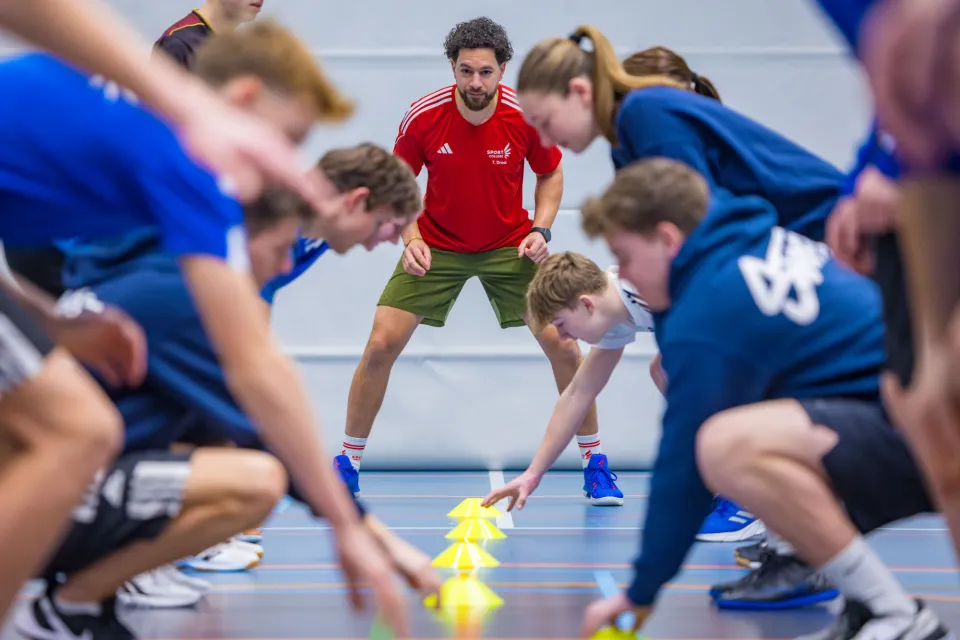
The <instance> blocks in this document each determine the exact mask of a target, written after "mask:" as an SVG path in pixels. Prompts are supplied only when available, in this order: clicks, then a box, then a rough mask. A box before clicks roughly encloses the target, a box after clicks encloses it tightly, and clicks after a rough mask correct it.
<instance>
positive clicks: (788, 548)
mask: <svg viewBox="0 0 960 640" xmlns="http://www.w3.org/2000/svg"><path fill="white" fill-rule="evenodd" d="M767 548H768V549H770V550H772V551H774V552H776V554H777V555H780V556H792V555H795V554H796V550H795V549H794V548H793V545H792V544H790V543H789V542H787V541H786V540H784V539H783V538H781V537H780V536H778V535H777V534H775V533H774V532H773V531H770V530H769V529H767Z"/></svg>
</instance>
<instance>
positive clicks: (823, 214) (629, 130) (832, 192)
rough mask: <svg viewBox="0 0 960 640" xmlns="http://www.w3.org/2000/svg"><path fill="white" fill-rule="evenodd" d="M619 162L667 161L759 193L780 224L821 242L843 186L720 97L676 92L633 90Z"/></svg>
mask: <svg viewBox="0 0 960 640" xmlns="http://www.w3.org/2000/svg"><path fill="white" fill-rule="evenodd" d="M616 125H617V138H618V140H619V144H618V145H616V146H615V147H614V148H613V150H612V156H613V163H614V166H615V167H616V168H617V169H621V168H623V167H625V166H627V165H628V164H631V163H632V162H634V161H636V160H639V159H642V158H650V157H655V156H663V157H667V158H672V159H674V160H678V161H680V162H683V163H685V164H687V165H689V166H690V167H692V168H694V169H696V170H697V171H698V172H700V173H701V174H702V175H703V176H704V178H705V179H706V180H707V181H708V182H709V184H710V190H711V191H722V192H728V193H731V194H733V195H735V196H759V197H761V198H763V199H765V200H767V201H768V202H770V203H771V204H772V205H773V206H774V208H775V209H776V212H777V214H778V224H780V225H781V226H783V227H786V228H788V229H791V230H793V231H796V232H798V233H800V234H802V235H805V236H807V237H810V238H813V239H815V240H821V239H823V237H824V234H825V222H826V219H827V218H828V217H829V215H830V212H831V211H832V210H833V207H834V205H835V204H836V202H837V200H838V199H839V197H840V194H841V192H842V189H843V179H844V178H843V174H842V173H841V172H840V171H839V170H838V169H837V168H836V167H834V166H833V165H831V164H829V163H828V162H826V161H825V160H822V159H821V158H818V157H817V156H815V155H814V154H812V153H810V152H809V151H807V150H806V149H804V148H803V147H801V146H799V145H797V144H796V143H794V142H791V141H790V140H787V139H786V138H784V137H783V136H781V135H780V134H778V133H776V132H775V131H773V130H771V129H768V128H767V127H765V126H763V125H761V124H759V123H757V122H755V121H753V120H751V119H750V118H747V117H746V116H743V115H741V114H739V113H737V112H736V111H734V110H733V109H730V108H729V107H726V106H724V105H722V104H721V103H719V102H718V101H716V100H713V99H711V98H707V97H705V96H701V95H698V94H696V93H693V92H692V91H685V90H683V89H675V88H673V87H652V88H649V89H639V90H636V91H633V92H631V93H630V94H629V95H628V96H627V97H626V98H625V99H624V101H623V104H622V105H621V107H620V111H619V112H618V114H617V123H616Z"/></svg>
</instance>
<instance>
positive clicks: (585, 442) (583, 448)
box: [577, 433, 600, 469]
mask: <svg viewBox="0 0 960 640" xmlns="http://www.w3.org/2000/svg"><path fill="white" fill-rule="evenodd" d="M577 445H578V446H579V447H580V462H581V464H583V468H584V469H586V468H587V465H588V464H590V458H591V456H595V455H597V454H598V453H600V434H599V433H594V434H593V435H589V436H577Z"/></svg>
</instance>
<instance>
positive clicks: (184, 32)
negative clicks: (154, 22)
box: [153, 11, 213, 69]
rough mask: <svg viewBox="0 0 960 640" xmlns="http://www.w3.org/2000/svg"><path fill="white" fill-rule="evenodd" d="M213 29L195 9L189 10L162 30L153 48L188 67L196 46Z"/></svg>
mask: <svg viewBox="0 0 960 640" xmlns="http://www.w3.org/2000/svg"><path fill="white" fill-rule="evenodd" d="M212 33H213V29H211V28H210V25H209V24H207V21H206V20H204V19H203V16H202V15H200V13H199V12H197V11H191V12H190V13H189V14H187V16H186V17H184V18H182V19H181V20H178V21H177V22H175V23H174V24H173V25H171V26H170V28H169V29H167V30H166V31H164V32H163V35H162V36H160V39H159V40H157V41H156V42H155V43H154V45H153V46H154V49H161V50H163V51H166V52H167V54H168V55H170V56H171V57H172V58H173V59H174V60H176V61H177V62H179V63H180V64H181V65H183V66H184V67H186V68H187V69H189V68H190V67H191V66H192V65H193V57H194V55H195V53H196V51H197V48H198V47H199V46H200V45H201V44H203V41H204V40H206V39H207V38H208V37H209V36H210V34H212Z"/></svg>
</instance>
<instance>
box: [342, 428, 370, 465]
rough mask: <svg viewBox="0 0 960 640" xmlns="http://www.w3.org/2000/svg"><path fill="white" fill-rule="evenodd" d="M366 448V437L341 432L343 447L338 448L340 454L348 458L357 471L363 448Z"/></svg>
mask: <svg viewBox="0 0 960 640" xmlns="http://www.w3.org/2000/svg"><path fill="white" fill-rule="evenodd" d="M366 448H367V439H366V438H354V437H351V436H348V435H347V434H343V447H342V448H341V449H340V455H342V456H347V457H348V458H350V464H352V465H353V468H354V469H356V470H357V471H360V460H362V459H363V450H364V449H366Z"/></svg>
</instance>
